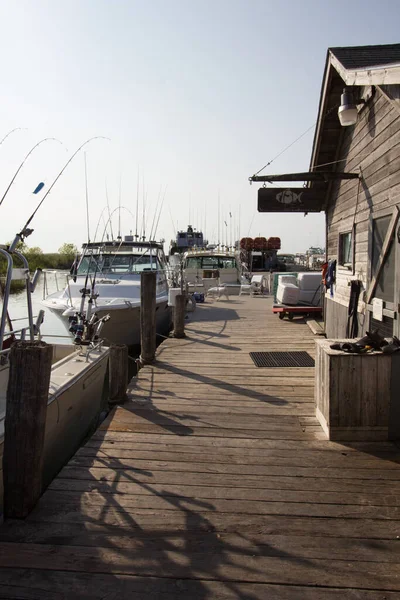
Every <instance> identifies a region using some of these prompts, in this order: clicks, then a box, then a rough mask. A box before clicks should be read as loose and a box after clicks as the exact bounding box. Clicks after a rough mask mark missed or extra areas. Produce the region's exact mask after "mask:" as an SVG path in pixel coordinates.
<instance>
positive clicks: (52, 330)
mask: <svg viewBox="0 0 400 600" xmlns="http://www.w3.org/2000/svg"><path fill="white" fill-rule="evenodd" d="M65 281H66V278H65V271H58V272H57V271H55V272H54V273H47V274H46V283H47V286H46V295H47V294H52V293H54V292H56V291H57V285H58V287H59V289H60V290H61V289H63V288H64V286H65ZM44 283H45V279H44V276H42V277H41V279H40V281H39V283H38V285H37V287H36V289H35V291H34V293H33V294H32V308H33V316H34V320H36V317H37V315H38V312H39V310H44V311H45V316H44V321H43V324H42V326H41V328H40V331H41V333H42V337H43V339H44V341H46V342H48V343H53V344H70V343H71V337H70V336H69V335H68V332H67V331H66V329H65V327H64V325H63V324H62V323H61V320H60V319H59V318H58V317H57V316H56V315H55V314H53V313H52V312H51V311H50V310H48V309H47V308H45V307H44V306H42V304H41V301H42V300H43V288H44ZM1 309H2V301H1V300H0V310H1ZM8 312H9V314H10V318H11V320H12V322H13V329H21V327H26V326H27V325H28V318H27V315H28V310H27V307H26V292H25V290H24V291H23V292H22V293H18V294H12V295H11V296H10V300H9V303H8ZM20 319H21V320H20Z"/></svg>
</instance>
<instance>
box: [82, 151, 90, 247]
mask: <svg viewBox="0 0 400 600" xmlns="http://www.w3.org/2000/svg"><path fill="white" fill-rule="evenodd" d="M83 155H84V158H85V189H86V225H87V241H88V244H89V243H90V226H89V192H88V180H87V164H86V152H84V153H83Z"/></svg>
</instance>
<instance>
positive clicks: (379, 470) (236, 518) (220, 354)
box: [0, 298, 400, 600]
mask: <svg viewBox="0 0 400 600" xmlns="http://www.w3.org/2000/svg"><path fill="white" fill-rule="evenodd" d="M270 306H271V300H268V299H262V300H261V301H257V299H252V298H245V299H243V298H240V299H239V298H237V299H231V300H230V301H229V302H221V303H217V305H211V304H209V303H206V304H204V305H200V306H199V307H198V309H197V310H196V312H195V313H193V314H192V315H191V320H190V321H189V323H187V324H186V333H187V336H188V337H187V338H185V339H182V340H178V339H175V340H172V339H169V340H167V341H166V342H165V344H162V345H161V346H160V348H159V349H158V351H157V356H156V362H155V363H154V364H153V365H152V366H145V367H144V368H143V369H142V370H141V371H140V372H139V376H138V378H137V379H136V380H135V381H134V382H132V383H131V384H130V386H129V390H128V398H129V400H128V402H127V404H125V405H124V407H121V408H117V409H115V410H113V411H112V413H110V415H109V417H108V419H107V420H106V421H105V422H104V423H103V425H102V428H101V429H99V430H98V431H97V432H96V433H95V434H94V436H93V437H92V438H91V439H90V440H89V441H88V442H87V444H86V445H85V446H84V447H83V448H81V449H80V450H79V451H78V452H77V454H76V455H75V456H74V457H73V458H72V459H71V460H70V462H69V464H68V465H67V466H66V467H64V469H62V470H61V472H60V473H59V475H58V477H57V479H55V480H54V481H53V483H52V484H51V485H50V487H49V488H48V490H47V491H46V493H45V495H44V496H43V498H42V499H41V501H40V503H39V505H38V506H37V508H36V509H35V510H34V511H33V513H32V514H31V515H30V517H29V518H28V520H26V521H25V522H23V523H16V522H9V523H6V524H5V525H4V526H3V527H2V528H0V598H1V597H2V595H1V594H3V597H7V598H8V597H11V598H12V597H14V598H27V599H28V598H38V597H40V598H44V599H46V598H47V597H49V598H50V597H51V598H58V597H60V598H63V599H65V598H71V599H73V600H75V599H76V598H92V599H93V598H98V597H104V598H110V600H111V599H113V600H119V599H120V598H125V597H129V598H138V600H139V599H140V600H142V598H149V600H153V599H154V600H156V599H157V600H158V599H159V598H160V599H161V598H163V600H164V599H165V600H172V599H174V600H175V599H176V598H177V597H187V598H191V599H192V598H193V600H197V599H198V600H208V599H210V600H211V599H212V600H223V599H224V600H228V599H229V600H233V599H234V598H235V599H237V598H238V597H241V598H252V599H253V598H254V600H256V599H258V598H259V599H260V600H264V599H265V598H276V599H277V600H300V599H301V600H325V599H327V600H339V598H340V599H341V598H349V599H350V598H351V599H352V600H355V599H357V600H361V599H362V600H378V599H379V600H383V597H386V598H387V599H388V600H392V597H393V599H394V598H395V597H396V595H398V593H399V591H400V581H399V579H400V578H399V575H398V572H399V570H398V566H399V563H400V546H399V545H398V540H397V536H398V535H400V533H399V531H398V527H397V523H399V522H400V512H399V511H400V508H399V505H398V497H399V494H400V451H399V449H398V448H397V447H396V446H395V445H394V444H392V443H389V442H385V443H382V444H378V443H346V444H343V443H335V442H328V441H327V440H326V436H325V434H324V433H323V432H322V430H321V429H320V427H319V426H318V425H316V420H315V416H314V404H313V387H314V379H313V377H314V373H313V369H271V370H270V369H257V368H255V367H254V365H253V364H252V362H251V359H250V357H249V354H248V353H249V352H250V351H252V350H255V349H258V350H263V349H265V350H270V349H271V347H272V348H273V349H276V350H286V349H287V348H288V347H290V348H293V349H305V350H307V351H308V352H310V354H311V355H312V356H314V354H315V349H314V339H313V336H312V334H311V332H310V331H309V330H308V328H307V327H306V325H305V324H296V326H295V327H294V325H293V324H291V323H289V322H285V323H284V322H279V321H278V320H277V319H276V318H275V317H274V315H272V314H271V313H270V312H269V311H270ZM192 359H193V360H192ZM371 413H372V409H371ZM376 417H377V418H378V415H377V416H376ZM382 595H383V596H382Z"/></svg>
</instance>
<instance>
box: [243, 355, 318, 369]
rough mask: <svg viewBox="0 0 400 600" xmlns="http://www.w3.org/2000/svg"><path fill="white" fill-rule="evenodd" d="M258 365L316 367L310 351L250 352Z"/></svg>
mask: <svg viewBox="0 0 400 600" xmlns="http://www.w3.org/2000/svg"><path fill="white" fill-rule="evenodd" d="M250 356H251V358H252V360H253V362H254V364H255V365H256V367H314V366H315V361H314V359H313V358H312V356H310V355H309V354H308V352H250Z"/></svg>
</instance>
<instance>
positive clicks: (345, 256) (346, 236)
mask: <svg viewBox="0 0 400 600" xmlns="http://www.w3.org/2000/svg"><path fill="white" fill-rule="evenodd" d="M353 247H354V240H353V232H352V231H347V232H346V233H340V234H339V265H340V266H341V267H347V268H351V267H352V266H353Z"/></svg>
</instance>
